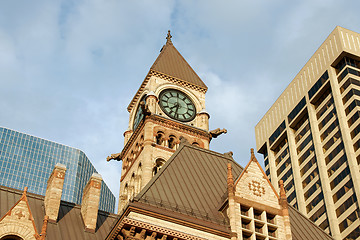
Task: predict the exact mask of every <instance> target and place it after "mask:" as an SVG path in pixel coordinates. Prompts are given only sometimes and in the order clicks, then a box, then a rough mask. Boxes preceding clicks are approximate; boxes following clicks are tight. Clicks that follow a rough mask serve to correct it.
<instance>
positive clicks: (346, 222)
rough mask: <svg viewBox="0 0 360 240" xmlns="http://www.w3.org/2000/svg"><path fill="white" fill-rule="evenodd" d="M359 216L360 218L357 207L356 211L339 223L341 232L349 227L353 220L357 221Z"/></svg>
mask: <svg viewBox="0 0 360 240" xmlns="http://www.w3.org/2000/svg"><path fill="white" fill-rule="evenodd" d="M358 218H360V214H359V209H356V211H355V212H353V213H352V214H350V215H349V216H348V217H347V218H346V219H345V220H344V221H342V222H341V223H340V224H339V227H340V232H343V231H344V230H345V229H346V228H348V227H349V226H350V225H351V224H352V223H353V222H355V221H356V220H357V219H358Z"/></svg>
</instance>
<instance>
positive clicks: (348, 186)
mask: <svg viewBox="0 0 360 240" xmlns="http://www.w3.org/2000/svg"><path fill="white" fill-rule="evenodd" d="M352 187H353V182H352V181H351V179H350V180H349V181H348V182H347V183H345V184H344V186H343V187H342V188H340V189H339V190H338V191H337V192H336V193H335V194H334V196H333V200H334V203H336V202H337V201H338V200H339V199H340V198H341V197H342V196H344V195H345V193H347V192H348V191H349V190H350V189H351V188H352Z"/></svg>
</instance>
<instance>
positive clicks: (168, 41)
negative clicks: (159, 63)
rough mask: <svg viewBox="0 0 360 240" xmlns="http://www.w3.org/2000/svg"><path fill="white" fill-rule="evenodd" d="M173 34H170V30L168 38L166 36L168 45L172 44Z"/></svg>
mask: <svg viewBox="0 0 360 240" xmlns="http://www.w3.org/2000/svg"><path fill="white" fill-rule="evenodd" d="M171 38H172V36H171V34H170V30H168V33H167V36H166V44H168V43H169V44H172V41H171Z"/></svg>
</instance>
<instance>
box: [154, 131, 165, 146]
mask: <svg viewBox="0 0 360 240" xmlns="http://www.w3.org/2000/svg"><path fill="white" fill-rule="evenodd" d="M163 142H164V133H163V132H160V131H159V132H157V134H156V144H158V145H162V144H163Z"/></svg>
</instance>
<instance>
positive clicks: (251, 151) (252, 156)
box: [250, 148, 256, 161]
mask: <svg viewBox="0 0 360 240" xmlns="http://www.w3.org/2000/svg"><path fill="white" fill-rule="evenodd" d="M250 153H251V158H250V160H253V161H256V157H255V154H254V149H253V148H251V149H250Z"/></svg>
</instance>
